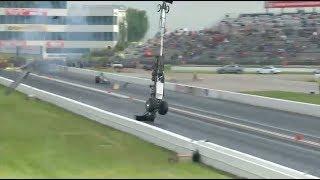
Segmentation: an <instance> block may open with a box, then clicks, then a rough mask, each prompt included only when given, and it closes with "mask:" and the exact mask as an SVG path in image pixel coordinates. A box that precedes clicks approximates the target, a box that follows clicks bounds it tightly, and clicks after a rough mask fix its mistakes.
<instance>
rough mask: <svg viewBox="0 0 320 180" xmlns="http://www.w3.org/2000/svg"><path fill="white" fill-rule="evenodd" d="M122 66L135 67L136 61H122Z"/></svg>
mask: <svg viewBox="0 0 320 180" xmlns="http://www.w3.org/2000/svg"><path fill="white" fill-rule="evenodd" d="M123 67H124V68H136V67H137V62H135V61H129V62H124V63H123Z"/></svg>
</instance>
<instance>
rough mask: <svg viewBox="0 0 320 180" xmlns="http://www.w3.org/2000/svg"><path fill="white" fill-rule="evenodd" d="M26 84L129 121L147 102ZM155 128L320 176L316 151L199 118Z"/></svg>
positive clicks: (173, 118)
mask: <svg viewBox="0 0 320 180" xmlns="http://www.w3.org/2000/svg"><path fill="white" fill-rule="evenodd" d="M0 75H1V76H3V77H6V78H9V79H14V77H15V76H16V75H17V74H16V73H14V72H0ZM24 83H25V84H27V85H31V86H34V87H36V88H39V89H43V90H46V91H49V92H52V93H55V94H58V95H62V96H65V97H68V98H71V99H74V100H77V101H80V102H83V103H86V104H89V105H92V106H95V107H98V108H101V109H104V110H107V111H111V112H113V113H117V114H120V115H124V116H126V117H129V118H132V117H133V116H134V115H136V114H141V113H143V112H144V102H138V101H134V100H132V99H131V98H123V97H116V96H112V95H111V94H107V93H108V92H107V91H109V90H107V89H105V91H106V92H107V93H105V92H98V91H91V90H89V89H83V88H79V87H74V86H71V85H66V84H64V83H59V82H54V81H50V80H45V79H43V78H39V77H34V76H31V77H30V78H28V79H27V80H26V81H25V82H24ZM91 87H92V86H91ZM197 114H199V113H197ZM154 125H155V126H158V127H161V128H163V129H167V130H170V131H172V132H175V133H177V134H181V135H183V136H186V137H190V138H193V139H196V140H199V139H207V140H209V141H211V142H213V143H216V144H219V145H222V146H225V147H228V148H231V149H235V150H238V151H241V152H244V153H247V154H251V155H254V156H257V157H260V158H263V159H266V160H269V161H272V162H275V163H278V164H281V165H284V166H287V167H290V168H293V169H297V170H300V171H303V172H308V173H310V174H313V175H316V176H319V174H320V172H319V167H320V160H319V159H318V157H319V155H320V153H319V151H316V150H313V149H309V148H306V147H301V146H296V145H294V144H290V143H286V142H283V141H279V140H276V139H272V138H266V137H262V136H259V135H257V134H252V133H248V132H244V131H239V130H238V129H232V128H229V127H222V126H219V125H216V124H212V123H208V122H205V121H199V119H197V118H194V117H189V116H186V115H183V114H178V113H175V112H171V111H169V113H168V114H167V115H166V116H158V117H157V119H156V121H155V124H154Z"/></svg>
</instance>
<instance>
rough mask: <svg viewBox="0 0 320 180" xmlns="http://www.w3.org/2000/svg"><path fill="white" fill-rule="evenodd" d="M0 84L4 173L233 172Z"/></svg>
mask: <svg viewBox="0 0 320 180" xmlns="http://www.w3.org/2000/svg"><path fill="white" fill-rule="evenodd" d="M172 155H174V153H173V152H171V151H169V150H166V149H164V148H161V147H158V146H155V145H153V144H151V143H148V142H145V141H143V140H141V139H139V138H137V137H135V136H132V135H129V134H127V133H123V132H121V131H118V130H115V129H112V128H110V127H106V126H104V125H101V124H99V123H96V122H94V121H92V120H89V119H87V118H84V117H82V116H79V115H76V114H73V113H71V112H68V111H66V110H64V109H62V108H59V107H57V106H54V105H52V104H49V103H45V102H41V101H38V100H26V96H25V95H23V94H21V93H17V92H15V93H14V94H11V95H10V96H5V95H4V87H3V86H0V178H234V177H233V176H232V175H229V174H226V173H224V172H221V171H217V170H214V169H212V168H210V167H207V166H204V165H201V164H198V163H192V162H179V163H169V162H168V158H169V157H171V156H172Z"/></svg>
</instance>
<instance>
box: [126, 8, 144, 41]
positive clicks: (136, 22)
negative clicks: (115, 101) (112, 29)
mask: <svg viewBox="0 0 320 180" xmlns="http://www.w3.org/2000/svg"><path fill="white" fill-rule="evenodd" d="M126 19H127V23H128V29H127V31H128V41H129V42H137V41H140V40H141V39H143V38H144V36H145V34H146V33H147V31H148V29H149V21H148V16H147V13H146V11H143V10H138V9H133V8H129V9H128V10H127V12H126Z"/></svg>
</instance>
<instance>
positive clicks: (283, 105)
mask: <svg viewBox="0 0 320 180" xmlns="http://www.w3.org/2000/svg"><path fill="white" fill-rule="evenodd" d="M61 69H64V71H68V72H72V73H79V74H82V75H92V76H95V75H98V74H100V73H103V74H104V76H105V77H107V78H110V79H114V80H117V81H124V82H128V83H133V84H139V85H144V86H148V85H150V84H151V83H152V81H151V80H150V79H145V78H138V77H130V76H125V75H119V74H114V73H107V72H100V71H94V70H88V69H80V68H73V67H63V66H61V67H60V70H61ZM165 89H167V90H171V91H176V92H182V93H186V94H192V95H195V96H202V97H209V98H213V99H221V100H227V101H232V102H238V103H243V104H249V105H253V106H260V107H266V108H270V109H276V110H282V111H287V112H293V113H299V114H304V115H310V116H315V117H320V105H315V104H310V103H302V102H296V101H289V100H282V99H276V98H269V97H263V96H256V95H249V94H242V93H236V92H230V91H222V90H215V89H209V88H202V87H196V86H190V85H185V84H177V83H167V82H166V83H165Z"/></svg>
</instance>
